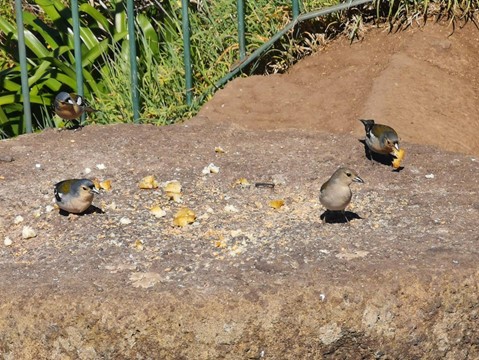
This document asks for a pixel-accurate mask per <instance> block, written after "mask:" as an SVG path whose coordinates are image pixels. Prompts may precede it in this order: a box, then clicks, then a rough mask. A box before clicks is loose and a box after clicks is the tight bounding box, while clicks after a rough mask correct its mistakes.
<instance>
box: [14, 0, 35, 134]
mask: <svg viewBox="0 0 479 360" xmlns="http://www.w3.org/2000/svg"><path fill="white" fill-rule="evenodd" d="M15 11H16V18H17V27H18V57H19V58H20V71H21V79H22V80H21V81H22V97H23V114H24V116H25V126H26V130H27V133H31V132H32V110H31V106H30V88H29V86H28V69H27V53H26V50H25V34H24V31H25V28H24V26H23V13H22V0H15Z"/></svg>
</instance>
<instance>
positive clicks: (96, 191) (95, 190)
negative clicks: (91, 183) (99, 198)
mask: <svg viewBox="0 0 479 360" xmlns="http://www.w3.org/2000/svg"><path fill="white" fill-rule="evenodd" d="M91 191H93V192H94V193H95V194H99V193H100V191H99V190H98V189H97V188H96V187H93V188H92V189H91Z"/></svg>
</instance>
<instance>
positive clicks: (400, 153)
mask: <svg viewBox="0 0 479 360" xmlns="http://www.w3.org/2000/svg"><path fill="white" fill-rule="evenodd" d="M393 155H394V156H395V157H396V159H394V160H393V168H395V169H397V168H398V167H400V166H401V161H402V160H403V158H404V155H406V151H405V150H404V149H399V150H396V149H395V148H394V150H393Z"/></svg>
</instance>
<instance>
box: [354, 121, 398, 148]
mask: <svg viewBox="0 0 479 360" xmlns="http://www.w3.org/2000/svg"><path fill="white" fill-rule="evenodd" d="M360 121H361V122H362V123H363V125H364V129H365V130H366V139H365V141H366V145H367V146H368V149H369V150H370V151H374V152H375V153H378V154H392V155H393V154H394V153H395V151H397V150H399V137H398V134H397V133H396V131H395V130H394V129H393V128H392V127H390V126H387V125H382V124H376V123H375V122H374V120H360Z"/></svg>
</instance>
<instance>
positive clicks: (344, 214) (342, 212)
mask: <svg viewBox="0 0 479 360" xmlns="http://www.w3.org/2000/svg"><path fill="white" fill-rule="evenodd" d="M341 214H343V216H344V218H345V219H346V222H347V223H348V224H349V219H348V217H347V216H346V212H345V211H344V210H341Z"/></svg>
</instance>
